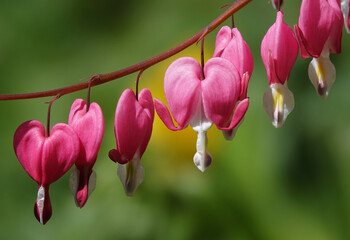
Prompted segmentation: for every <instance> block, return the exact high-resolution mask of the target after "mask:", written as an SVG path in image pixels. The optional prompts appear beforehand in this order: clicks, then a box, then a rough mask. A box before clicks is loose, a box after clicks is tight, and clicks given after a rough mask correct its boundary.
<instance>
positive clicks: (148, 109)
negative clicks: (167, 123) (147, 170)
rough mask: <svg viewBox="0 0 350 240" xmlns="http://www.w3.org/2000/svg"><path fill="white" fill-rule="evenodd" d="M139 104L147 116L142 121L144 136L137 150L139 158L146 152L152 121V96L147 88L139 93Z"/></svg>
mask: <svg viewBox="0 0 350 240" xmlns="http://www.w3.org/2000/svg"><path fill="white" fill-rule="evenodd" d="M139 104H140V106H141V107H142V108H143V110H144V112H145V113H146V114H147V117H146V116H145V120H144V121H145V124H144V126H145V129H144V131H145V133H144V134H145V135H144V137H143V139H142V141H141V145H140V147H139V149H138V154H139V156H140V158H141V157H142V155H143V153H144V152H145V151H146V148H147V145H148V142H149V140H150V139H151V135H152V129H153V121H154V104H153V99H152V94H151V92H150V90H148V89H147V88H144V89H142V91H141V92H140V93H139Z"/></svg>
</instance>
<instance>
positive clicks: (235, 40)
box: [214, 26, 254, 140]
mask: <svg viewBox="0 0 350 240" xmlns="http://www.w3.org/2000/svg"><path fill="white" fill-rule="evenodd" d="M214 57H222V58H225V59H226V60H228V61H230V62H231V63H232V64H233V66H234V67H235V68H236V70H237V71H238V74H239V76H240V78H241V92H240V97H239V100H240V101H242V100H244V99H245V98H247V90H248V83H249V79H250V76H251V75H252V72H253V67H254V61H253V56H252V53H251V51H250V49H249V46H248V44H247V43H246V42H245V41H244V39H243V37H242V35H241V33H240V32H239V30H238V29H237V28H233V29H231V28H230V27H228V26H224V27H222V28H221V29H220V31H219V32H218V34H217V36H216V42H215V52H214ZM243 119H244V118H243ZM243 119H242V120H241V121H240V123H239V124H238V125H237V126H236V127H235V128H233V129H231V130H223V131H222V132H223V134H224V137H225V138H226V139H227V140H232V139H233V138H234V136H235V134H236V132H237V129H238V127H239V126H240V125H241V123H242V122H243Z"/></svg>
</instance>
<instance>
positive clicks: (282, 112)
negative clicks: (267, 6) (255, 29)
mask: <svg viewBox="0 0 350 240" xmlns="http://www.w3.org/2000/svg"><path fill="white" fill-rule="evenodd" d="M298 52H299V48H298V43H297V41H296V39H295V37H294V33H293V30H292V29H291V28H290V27H289V26H288V25H287V24H285V23H284V22H283V12H282V11H279V12H278V13H277V18H276V23H274V24H273V25H272V26H271V27H270V29H269V30H268V31H267V33H266V35H265V37H264V39H263V40H262V43H261V57H262V59H263V62H264V65H265V68H266V71H267V78H268V80H269V89H268V90H267V91H266V92H265V94H264V97H263V105H264V108H265V110H266V112H267V114H268V115H269V117H270V119H271V122H272V124H273V126H274V127H276V128H278V127H281V126H282V125H283V123H284V121H285V120H286V118H287V116H288V114H289V113H290V112H291V111H292V110H293V108H294V97H293V93H292V92H291V91H290V90H289V89H288V86H287V80H288V78H289V75H290V72H291V70H292V67H293V65H294V62H295V60H296V58H297V56H298Z"/></svg>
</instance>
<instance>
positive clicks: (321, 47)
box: [295, 0, 344, 98]
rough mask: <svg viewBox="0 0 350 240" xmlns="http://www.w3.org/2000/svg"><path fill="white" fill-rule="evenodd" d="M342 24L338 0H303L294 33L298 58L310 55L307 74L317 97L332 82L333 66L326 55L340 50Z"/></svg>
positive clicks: (326, 91) (327, 90) (326, 90)
mask: <svg viewBox="0 0 350 240" xmlns="http://www.w3.org/2000/svg"><path fill="white" fill-rule="evenodd" d="M343 24H344V20H343V16H342V12H341V10H340V3H339V0H303V2H302V4H301V8H300V17H299V26H297V25H295V33H296V35H297V38H298V42H299V46H300V51H301V57H302V58H308V57H313V60H312V61H311V63H310V65H309V70H308V73H309V78H310V80H311V82H312V84H313V85H314V87H315V89H316V91H317V93H318V95H319V96H320V97H321V98H326V97H327V96H328V92H329V90H330V88H331V86H332V84H333V83H334V81H335V75H336V74H335V68H334V65H333V64H332V62H331V61H330V59H329V54H330V53H337V54H339V53H340V52H341V37H342V28H343Z"/></svg>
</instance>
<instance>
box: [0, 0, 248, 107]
mask: <svg viewBox="0 0 350 240" xmlns="http://www.w3.org/2000/svg"><path fill="white" fill-rule="evenodd" d="M251 1H253V0H237V1H236V2H234V3H233V4H232V6H231V7H230V8H228V9H227V10H226V11H225V12H224V13H222V14H221V15H220V16H218V17H217V18H216V19H215V20H214V21H212V22H211V23H210V24H209V25H208V26H206V27H205V28H203V29H202V30H201V31H200V32H198V33H197V34H196V35H194V36H192V37H191V38H189V39H188V40H186V41H185V42H183V43H181V44H179V45H178V46H176V47H174V48H172V49H170V50H168V51H166V52H164V53H161V54H159V55H157V56H154V57H152V58H150V59H147V60H145V61H143V62H140V63H138V64H135V65H133V66H130V67H127V68H124V69H121V70H118V71H115V72H111V73H105V74H96V75H93V76H92V77H91V80H92V81H94V83H93V84H92V86H91V87H93V86H97V85H100V84H104V83H106V82H109V81H112V80H115V79H118V78H121V77H124V76H126V75H130V74H132V73H134V72H137V71H140V70H142V69H146V68H148V67H150V66H153V65H155V64H157V63H159V62H161V61H163V60H165V59H167V58H169V57H171V56H173V55H175V54H177V53H179V52H181V51H182V50H184V49H186V48H188V47H189V46H191V45H192V44H194V43H196V42H197V41H200V40H201V39H202V38H203V37H205V35H207V34H208V33H210V32H212V31H213V30H214V29H216V28H217V27H218V26H219V25H220V24H222V23H223V22H224V21H225V20H226V19H227V18H229V17H230V16H232V15H233V14H234V13H236V12H238V11H239V10H240V9H242V8H243V7H244V6H245V5H247V4H248V3H249V2H251ZM89 82H90V81H86V82H83V83H80V84H76V85H72V86H68V87H63V88H58V89H53V90H49V91H44V92H35V93H25V94H0V100H17V99H29V98H41V97H48V96H55V95H57V94H60V96H63V95H66V94H68V93H72V92H76V91H79V90H82V89H85V88H87V87H88V85H89Z"/></svg>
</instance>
